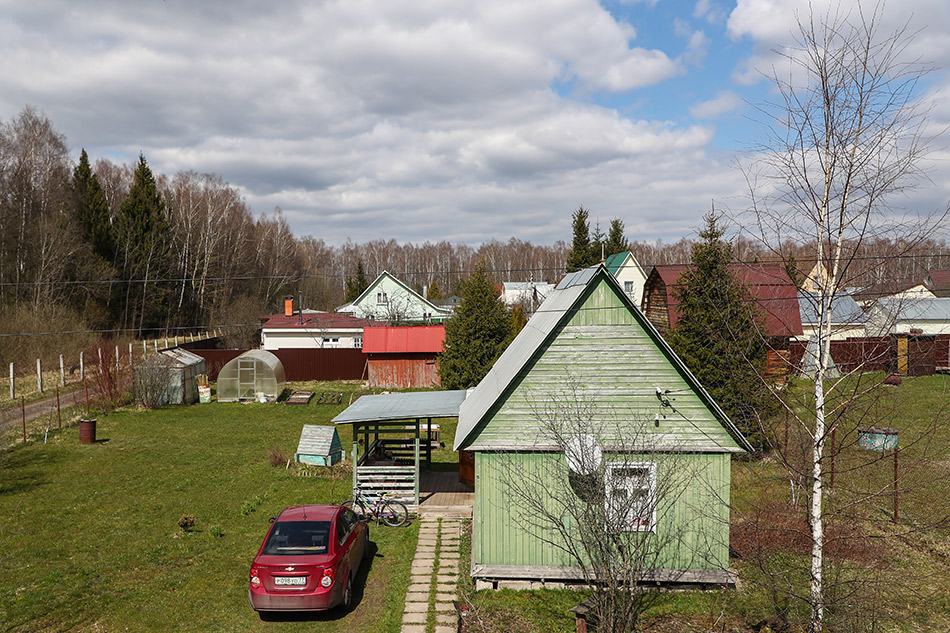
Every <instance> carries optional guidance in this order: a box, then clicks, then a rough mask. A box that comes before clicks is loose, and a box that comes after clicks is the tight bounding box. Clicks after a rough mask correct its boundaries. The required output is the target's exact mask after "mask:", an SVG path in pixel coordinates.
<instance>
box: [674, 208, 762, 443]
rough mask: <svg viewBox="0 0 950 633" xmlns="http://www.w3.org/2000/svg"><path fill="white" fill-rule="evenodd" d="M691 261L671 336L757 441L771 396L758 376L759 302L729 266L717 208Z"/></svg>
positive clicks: (678, 290)
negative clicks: (755, 301)
mask: <svg viewBox="0 0 950 633" xmlns="http://www.w3.org/2000/svg"><path fill="white" fill-rule="evenodd" d="M704 220H705V223H706V225H705V228H704V229H703V231H702V232H701V233H700V234H699V235H700V237H701V238H702V241H701V242H698V243H696V244H695V245H694V246H693V250H692V266H691V267H690V268H689V269H688V270H687V271H686V272H684V273H683V275H682V276H681V277H680V280H679V285H678V286H677V287H676V288H675V289H674V296H675V297H676V299H677V300H678V301H679V307H678V310H679V320H678V321H677V324H676V327H674V328H672V329H671V330H670V333H669V336H668V338H669V342H670V345H672V347H673V349H674V350H675V351H676V353H677V354H678V355H679V356H680V358H682V359H683V361H684V362H685V363H686V365H687V367H689V369H690V371H692V372H693V374H694V375H695V376H696V377H697V378H698V379H699V382H700V383H702V385H703V386H704V387H705V388H706V390H707V391H708V392H709V394H710V395H711V396H712V397H713V399H715V400H716V402H718V403H719V405H720V406H721V407H722V408H723V410H724V411H725V412H726V413H727V414H728V415H729V416H730V417H731V418H732V420H733V422H735V424H736V426H737V427H738V428H739V429H740V430H741V431H742V433H743V434H745V436H746V437H747V438H748V439H749V441H750V442H751V443H752V444H753V446H756V447H759V448H761V447H762V446H763V442H764V436H763V434H762V431H761V428H760V424H759V420H760V416H761V415H763V414H764V413H765V411H766V409H767V408H768V405H769V402H770V400H771V398H770V394H769V390H768V388H767V387H766V386H765V385H764V384H763V383H762V380H761V378H760V376H761V375H762V370H763V368H764V366H765V360H766V352H767V348H766V342H765V340H764V339H763V338H762V335H761V332H762V331H764V326H763V325H762V322H761V321H762V320H761V318H760V317H759V315H758V313H757V310H756V307H755V303H754V302H753V301H752V299H751V297H750V295H749V292H748V290H747V289H746V288H745V286H744V285H743V284H742V283H741V282H739V281H738V280H737V279H736V278H735V277H734V275H733V274H732V272H731V270H730V263H731V261H732V246H731V245H730V244H729V243H728V242H726V241H725V240H723V235H724V233H725V232H724V230H723V229H722V228H721V227H720V226H719V225H718V224H717V218H716V216H715V215H714V214H713V213H708V214H707V215H706V216H705V217H704Z"/></svg>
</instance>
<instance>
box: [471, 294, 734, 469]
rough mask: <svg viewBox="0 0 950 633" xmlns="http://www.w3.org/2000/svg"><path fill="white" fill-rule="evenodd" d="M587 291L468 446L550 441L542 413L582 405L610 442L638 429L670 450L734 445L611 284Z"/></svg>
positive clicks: (725, 448) (723, 448) (480, 447)
mask: <svg viewBox="0 0 950 633" xmlns="http://www.w3.org/2000/svg"><path fill="white" fill-rule="evenodd" d="M590 292H591V294H590V296H589V297H588V298H587V300H586V301H585V302H584V303H583V307H582V308H581V309H580V310H578V311H577V312H576V313H575V314H574V315H573V316H572V318H571V319H570V320H569V321H568V322H567V324H566V325H564V326H563V327H562V328H561V329H560V330H558V331H556V332H555V335H554V338H553V340H551V341H550V342H548V343H547V344H546V345H542V346H541V348H539V349H538V351H537V352H536V353H535V354H534V356H533V357H532V359H531V360H530V361H529V362H528V363H527V364H526V365H525V368H524V369H523V370H522V371H521V373H520V374H519V375H518V377H517V378H516V379H515V380H514V381H513V383H512V385H511V386H510V387H509V390H508V393H507V395H506V396H504V397H502V398H501V399H500V401H499V403H498V404H496V405H495V407H494V409H493V411H492V412H490V413H489V415H487V416H486V421H483V422H482V424H481V425H480V426H481V428H479V429H477V437H476V439H475V440H474V441H473V442H472V443H471V445H470V446H469V447H467V448H471V449H474V450H494V449H507V448H515V447H522V448H531V447H541V448H552V447H553V445H551V446H545V440H544V438H542V437H539V435H538V428H539V426H540V423H541V419H542V417H543V416H545V415H546V413H545V412H548V411H550V410H551V408H552V407H558V406H563V407H566V408H570V407H578V406H583V407H585V409H589V412H590V414H591V415H592V417H593V419H596V420H600V421H602V423H601V424H600V426H601V427H602V428H603V429H604V431H603V433H604V434H603V435H602V437H601V440H602V441H604V442H605V443H607V444H608V445H609V444H610V442H611V441H612V440H613V439H617V440H618V441H619V439H618V438H622V440H623V442H624V445H625V446H629V445H630V438H631V437H633V436H636V437H638V440H639V441H640V442H641V443H643V444H644V445H648V446H651V447H656V446H663V447H665V448H667V449H668V450H690V451H709V452H724V451H737V450H739V448H738V446H737V444H736V442H735V440H733V438H732V437H731V436H730V435H729V433H728V432H727V431H726V430H725V429H724V428H723V426H722V425H721V424H720V422H719V420H718V419H716V417H715V416H714V415H713V413H712V412H711V411H710V410H709V408H708V407H707V406H706V404H705V403H704V402H703V401H702V400H701V399H700V398H699V396H698V395H696V393H695V392H693V390H692V389H691V388H690V387H689V386H688V384H687V382H686V380H685V379H684V377H683V375H682V374H681V373H680V371H679V370H678V369H677V368H676V367H675V366H674V364H673V363H672V361H671V360H670V358H669V357H667V356H666V354H665V353H664V352H663V351H662V350H661V349H660V348H659V347H658V346H657V344H656V342H655V341H654V340H653V338H651V337H650V336H649V335H648V334H647V332H646V331H645V330H644V328H643V327H642V326H641V325H640V324H639V323H638V322H637V320H636V318H635V317H634V315H633V314H632V313H631V312H630V311H629V310H628V308H627V307H626V305H625V304H624V303H623V302H622V300H621V299H620V297H618V296H617V295H616V293H615V292H614V290H613V288H612V287H611V286H610V285H608V284H607V283H604V282H601V283H599V284H597V285H596V286H594V287H593V288H592V290H591V291H590ZM571 383H573V385H572V384H571ZM657 388H659V389H661V390H664V391H665V390H667V389H668V390H670V393H669V394H668V396H666V397H667V398H669V401H670V404H671V405H672V406H670V407H667V406H663V405H662V404H661V402H660V400H659V399H658V398H657V394H656V390H657ZM578 399H581V400H582V402H578ZM657 417H659V422H660V423H659V426H655V424H654V420H655V419H656V418H657ZM611 432H613V433H614V436H613V437H612V436H611ZM548 444H551V443H550V442H548Z"/></svg>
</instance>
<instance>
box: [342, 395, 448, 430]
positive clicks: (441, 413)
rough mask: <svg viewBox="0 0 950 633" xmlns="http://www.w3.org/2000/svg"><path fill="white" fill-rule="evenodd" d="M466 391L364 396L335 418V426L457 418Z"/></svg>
mask: <svg viewBox="0 0 950 633" xmlns="http://www.w3.org/2000/svg"><path fill="white" fill-rule="evenodd" d="M465 393H466V392H465V390H464V389H459V390H455V391H413V392H408V393H384V394H379V395H375V396H362V397H360V398H359V399H358V400H357V401H356V402H354V403H353V404H351V405H350V406H348V407H347V408H346V410H345V411H343V412H342V413H340V415H338V416H336V417H335V418H333V420H332V421H333V422H334V423H335V424H353V423H355V422H383V421H385V420H415V419H418V418H455V417H458V414H459V407H460V406H461V404H462V402H464V401H465Z"/></svg>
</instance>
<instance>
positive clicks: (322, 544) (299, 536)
mask: <svg viewBox="0 0 950 633" xmlns="http://www.w3.org/2000/svg"><path fill="white" fill-rule="evenodd" d="M329 542H330V522H329V521H279V522H277V523H276V524H274V529H273V530H271V533H270V536H269V537H268V538H267V543H265V544H264V554H268V555H271V556H289V555H294V554H296V555H300V554H326V553H327V544H328V543H329Z"/></svg>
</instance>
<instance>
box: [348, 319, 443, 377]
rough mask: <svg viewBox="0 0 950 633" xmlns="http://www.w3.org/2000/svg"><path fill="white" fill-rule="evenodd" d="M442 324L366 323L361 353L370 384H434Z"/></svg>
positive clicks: (439, 351)
mask: <svg viewBox="0 0 950 633" xmlns="http://www.w3.org/2000/svg"><path fill="white" fill-rule="evenodd" d="M444 341H445V326H443V325H427V326H422V325H416V326H387V327H367V328H366V329H365V330H364V332H363V353H364V354H366V365H367V375H368V377H369V385H370V386H371V387H391V388H395V389H412V388H419V387H423V388H427V387H433V386H436V387H438V386H439V385H440V384H441V381H440V379H439V356H440V355H441V354H442V343H443V342H444Z"/></svg>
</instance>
